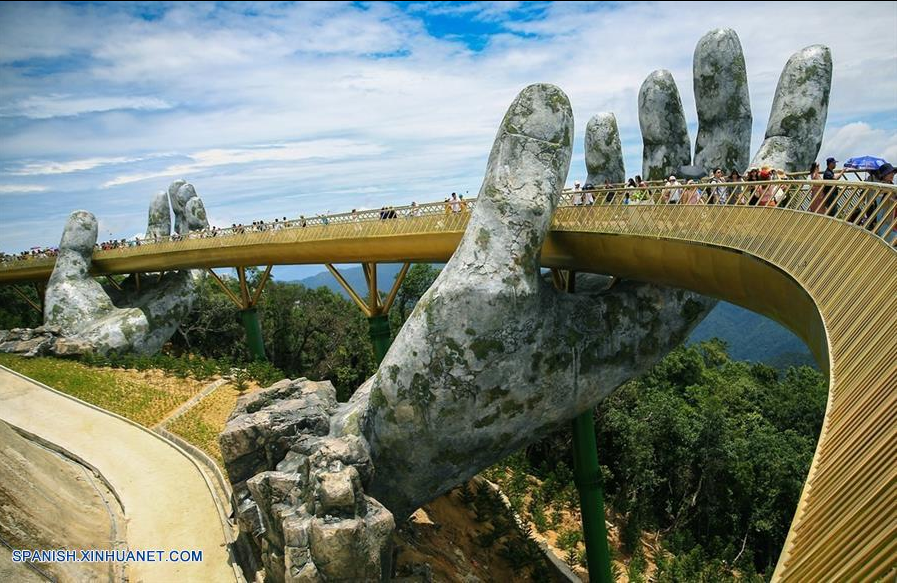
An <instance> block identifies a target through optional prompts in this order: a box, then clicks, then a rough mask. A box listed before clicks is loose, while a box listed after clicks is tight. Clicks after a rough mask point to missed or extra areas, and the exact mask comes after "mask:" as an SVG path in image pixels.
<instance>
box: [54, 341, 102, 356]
mask: <svg viewBox="0 0 897 583" xmlns="http://www.w3.org/2000/svg"><path fill="white" fill-rule="evenodd" d="M51 352H53V354H55V355H56V356H63V357H71V356H83V355H85V354H91V353H93V352H94V347H93V344H91V343H90V342H88V341H86V340H82V339H80V338H57V339H56V341H55V342H54V343H53V346H52V348H51Z"/></svg>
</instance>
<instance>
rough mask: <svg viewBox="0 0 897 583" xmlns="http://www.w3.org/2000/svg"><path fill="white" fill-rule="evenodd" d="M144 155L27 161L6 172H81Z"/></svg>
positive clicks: (125, 162) (125, 161)
mask: <svg viewBox="0 0 897 583" xmlns="http://www.w3.org/2000/svg"><path fill="white" fill-rule="evenodd" d="M145 159H146V158H145V157H134V158H129V157H125V156H119V157H117V158H86V159H83V160H69V161H67V162H52V161H44V162H27V163H24V164H22V165H20V166H19V167H18V168H14V169H12V170H9V171H7V172H6V174H10V175H12V176H41V175H50V174H69V173H71V172H81V171H83V170H92V169H94V168H99V167H100V166H109V165H112V164H129V163H131V162H139V161H141V160H145Z"/></svg>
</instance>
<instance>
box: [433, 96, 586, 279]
mask: <svg viewBox="0 0 897 583" xmlns="http://www.w3.org/2000/svg"><path fill="white" fill-rule="evenodd" d="M572 144H573V111H572V109H571V107H570V101H569V100H568V99H567V96H566V95H564V93H563V91H561V90H560V89H558V88H557V87H555V86H554V85H548V84H536V85H530V86H529V87H526V88H525V89H524V90H523V91H521V92H520V94H519V95H518V96H517V98H516V99H515V100H514V102H513V103H512V104H511V106H510V107H509V108H508V112H507V113H506V114H505V117H504V120H503V121H502V123H501V126H500V127H499V129H498V135H497V136H496V138H495V143H494V145H493V146H492V152H491V153H490V155H489V162H488V164H487V167H486V175H485V178H484V179H483V185H482V187H481V188H480V193H479V197H478V198H477V204H476V208H475V209H474V211H473V214H472V216H471V219H470V223H469V225H468V227H467V231H466V232H465V234H464V238H463V239H462V241H461V245H460V246H459V247H458V250H457V251H456V252H455V255H454V256H453V259H452V260H451V261H450V262H449V265H447V266H446V269H445V270H444V272H450V271H452V270H453V269H455V268H458V267H459V266H460V267H462V268H464V267H470V268H471V269H468V270H467V271H469V272H470V273H467V274H466V276H469V277H477V275H478V274H479V275H482V276H484V277H487V278H490V279H494V280H496V281H504V282H507V283H513V282H522V281H523V280H524V279H528V280H532V281H533V282H534V281H535V280H536V278H537V277H538V273H539V270H538V263H539V253H540V251H541V249H542V241H543V240H544V239H545V236H546V234H547V233H548V229H549V227H550V224H551V218H552V216H553V214H554V209H555V207H556V206H557V200H558V195H559V194H560V191H561V188H562V187H563V185H564V181H565V180H566V179H567V171H568V170H569V168H570V156H571V153H572ZM445 277H447V276H445Z"/></svg>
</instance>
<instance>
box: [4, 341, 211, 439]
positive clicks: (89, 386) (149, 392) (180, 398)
mask: <svg viewBox="0 0 897 583" xmlns="http://www.w3.org/2000/svg"><path fill="white" fill-rule="evenodd" d="M0 364H2V365H3V366H5V367H7V368H10V369H12V370H15V371H17V372H20V373H22V374H23V375H25V376H27V377H30V378H33V379H34V380H37V381H40V382H42V383H44V384H45V385H48V386H50V387H53V388H54V389H57V390H59V391H62V392H63V393H67V394H69V395H72V396H73V397H77V398H79V399H81V400H83V401H87V402H88V403H93V404H94V405H97V406H98V407H102V408H103V409H107V410H109V411H112V412H113V413H118V414H119V415H121V416H122V417H127V418H128V419H130V420H132V421H136V422H137V423H140V424H141V425H145V426H147V427H151V426H153V425H155V424H156V423H158V422H159V421H161V420H162V419H163V418H164V417H165V415H167V414H168V413H169V412H171V411H173V410H174V409H176V408H177V407H178V406H179V405H180V404H181V403H183V402H184V401H186V400H187V399H189V398H190V395H191V393H192V392H193V391H192V390H166V389H165V388H159V387H158V386H150V385H149V384H147V383H146V382H141V381H139V380H135V379H134V377H133V376H131V375H127V374H122V373H121V372H119V371H115V372H113V371H110V370H103V369H97V368H92V367H89V366H85V365H83V364H80V363H77V362H73V361H68V360H60V359H55V358H22V357H18V356H13V355H9V354H0Z"/></svg>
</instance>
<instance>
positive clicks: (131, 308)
mask: <svg viewBox="0 0 897 583" xmlns="http://www.w3.org/2000/svg"><path fill="white" fill-rule="evenodd" d="M172 188H173V189H174V190H175V195H176V196H174V197H172V200H178V203H175V204H174V206H175V221H176V225H177V226H178V227H180V228H181V231H178V232H179V234H187V233H188V232H189V231H190V230H197V229H203V228H205V227H206V226H208V221H207V220H206V214H205V209H204V207H203V205H202V201H201V200H200V199H199V198H198V197H197V196H196V192H195V191H194V190H193V187H192V186H191V185H189V184H185V183H184V182H183V181H177V182H175V183H173V184H172ZM170 225H171V218H170V211H169V206H168V194H167V193H165V192H160V193H158V194H157V195H155V196H154V197H153V199H152V201H151V203H150V208H149V219H148V225H147V238H148V239H158V238H163V237H167V236H168V235H169V229H170ZM96 242H97V220H96V217H94V215H93V214H91V213H89V212H87V211H83V210H79V211H75V212H73V213H72V214H71V215H70V216H69V218H68V221H67V222H66V225H65V230H64V231H63V233H62V240H61V241H60V243H59V256H58V257H57V259H56V267H55V268H54V269H53V274H52V275H51V276H50V281H49V283H48V284H47V293H46V300H45V306H44V323H45V324H49V325H54V326H59V328H60V329H61V330H62V333H63V335H65V336H70V337H75V338H78V339H81V340H86V341H87V342H90V343H91V344H92V345H93V347H94V349H95V350H96V351H97V352H99V353H103V354H105V353H109V352H136V353H140V354H152V353H154V352H157V351H158V350H159V349H160V348H161V347H162V345H163V344H164V343H165V342H167V341H168V339H169V338H171V335H172V334H174V332H175V330H177V327H178V325H180V323H181V321H182V320H183V318H184V317H185V316H186V315H187V314H188V313H189V312H190V308H191V306H192V304H193V299H194V295H195V294H194V282H193V276H192V274H191V273H190V272H189V271H173V272H166V273H165V274H164V275H162V277H161V278H157V277H155V276H154V277H152V278H143V279H142V281H141V285H140V286H139V289H138V286H137V285H136V281H135V278H134V277H133V276H132V277H129V278H128V279H126V280H125V281H124V282H123V283H122V285H121V288H122V289H121V290H120V291H119V290H116V289H114V288H111V287H108V288H107V287H104V286H102V285H100V284H99V283H98V282H97V281H96V280H95V279H94V278H93V277H92V276H91V274H90V267H91V261H92V258H93V252H94V248H95V245H96Z"/></svg>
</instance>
